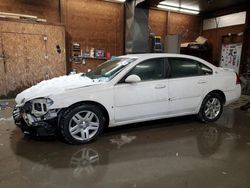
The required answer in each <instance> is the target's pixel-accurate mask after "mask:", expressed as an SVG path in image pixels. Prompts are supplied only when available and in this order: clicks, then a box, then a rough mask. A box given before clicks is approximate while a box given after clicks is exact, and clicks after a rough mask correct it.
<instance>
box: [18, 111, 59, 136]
mask: <svg viewBox="0 0 250 188" xmlns="http://www.w3.org/2000/svg"><path fill="white" fill-rule="evenodd" d="M13 119H14V121H15V124H16V126H17V127H19V128H20V129H21V130H22V131H23V133H24V134H29V135H32V136H41V137H43V136H54V135H55V134H56V130H57V123H58V120H57V117H53V118H49V119H38V118H36V117H34V116H32V115H31V114H28V113H26V112H25V111H24V109H22V108H20V107H15V108H14V110H13Z"/></svg>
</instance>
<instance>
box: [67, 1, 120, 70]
mask: <svg viewBox="0 0 250 188" xmlns="http://www.w3.org/2000/svg"><path fill="white" fill-rule="evenodd" d="M66 13H67V14H66V28H67V35H68V36H67V44H68V47H67V49H68V51H70V49H71V43H72V42H78V43H80V44H81V47H82V50H84V51H85V50H86V49H88V50H90V48H95V49H97V48H100V49H104V50H105V51H109V52H111V54H112V55H116V56H118V55H122V54H123V51H124V50H123V44H124V7H123V5H122V4H117V3H110V2H104V1H97V0H92V1H89V0H74V1H67V2H66ZM101 62H103V61H100V60H96V61H93V60H86V65H82V66H81V67H82V68H81V71H84V72H85V71H87V69H92V68H94V67H96V66H97V65H98V64H100V63H101ZM79 66H80V65H79V64H78V65H76V64H74V63H73V64H72V63H69V64H68V70H70V69H72V68H75V69H77V70H79Z"/></svg>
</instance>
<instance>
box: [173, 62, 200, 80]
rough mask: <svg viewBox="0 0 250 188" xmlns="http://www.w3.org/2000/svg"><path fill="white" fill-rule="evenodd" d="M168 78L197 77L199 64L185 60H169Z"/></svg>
mask: <svg viewBox="0 0 250 188" xmlns="http://www.w3.org/2000/svg"><path fill="white" fill-rule="evenodd" d="M168 62H169V64H170V67H171V71H170V78H182V77H190V76H199V63H198V62H196V61H193V60H191V59H185V58H169V59H168Z"/></svg>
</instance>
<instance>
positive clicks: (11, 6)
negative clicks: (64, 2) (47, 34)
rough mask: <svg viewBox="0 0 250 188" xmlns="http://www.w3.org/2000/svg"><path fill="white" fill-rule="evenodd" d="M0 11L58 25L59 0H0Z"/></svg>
mask: <svg viewBox="0 0 250 188" xmlns="http://www.w3.org/2000/svg"><path fill="white" fill-rule="evenodd" d="M0 11H1V12H10V13H18V14H29V15H35V16H38V17H39V18H44V19H46V20H47V21H48V22H49V23H59V22H60V13H59V0H41V1H39V0H0Z"/></svg>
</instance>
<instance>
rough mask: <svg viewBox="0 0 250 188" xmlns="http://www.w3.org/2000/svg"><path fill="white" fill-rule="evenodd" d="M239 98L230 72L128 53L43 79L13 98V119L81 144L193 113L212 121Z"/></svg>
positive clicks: (179, 58)
mask: <svg viewBox="0 0 250 188" xmlns="http://www.w3.org/2000/svg"><path fill="white" fill-rule="evenodd" d="M240 95H241V86H240V81H239V78H238V76H237V74H236V73H235V72H233V71H232V70H230V69H224V68H218V67H215V66H213V65H212V64H210V63H208V62H206V61H204V60H202V59H200V58H197V57H193V56H187V55H179V54H133V55H132V54H131V55H125V56H120V57H117V58H115V59H113V60H109V61H107V62H105V63H103V64H101V65H100V66H98V67H97V68H96V69H94V70H92V71H91V72H89V73H87V74H75V75H70V76H62V77H58V78H54V79H51V80H48V81H42V82H41V83H39V84H37V85H35V86H33V87H31V88H29V89H27V90H25V91H23V92H22V93H20V94H18V95H17V97H16V103H17V106H16V108H15V110H14V112H13V116H14V119H15V122H16V124H17V126H19V127H20V128H21V129H22V131H23V132H24V133H30V134H35V135H38V136H46V135H54V134H60V135H61V136H62V137H63V138H64V139H65V141H66V142H68V143H70V144H83V143H87V142H90V141H92V140H94V139H95V138H96V137H97V136H98V135H99V134H100V133H101V132H102V130H103V128H104V127H105V126H109V127H113V126H119V125H124V124H129V123H136V122H143V121H148V120H156V119H162V118H168V117H176V116H183V115H191V114H197V115H198V117H199V118H200V119H201V120H202V121H205V122H212V121H216V120H217V119H218V118H219V117H220V116H221V114H222V111H223V106H224V105H227V104H229V103H232V102H233V101H235V100H237V99H238V98H239V97H240Z"/></svg>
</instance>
